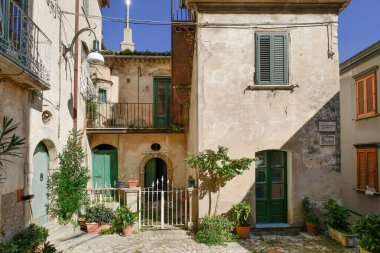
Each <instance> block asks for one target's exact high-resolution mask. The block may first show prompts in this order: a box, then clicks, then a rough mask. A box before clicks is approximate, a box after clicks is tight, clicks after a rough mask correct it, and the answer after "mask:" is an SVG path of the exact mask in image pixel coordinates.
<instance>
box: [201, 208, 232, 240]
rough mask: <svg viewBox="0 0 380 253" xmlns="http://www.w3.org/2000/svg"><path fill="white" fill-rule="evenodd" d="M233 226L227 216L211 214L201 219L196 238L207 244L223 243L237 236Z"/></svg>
mask: <svg viewBox="0 0 380 253" xmlns="http://www.w3.org/2000/svg"><path fill="white" fill-rule="evenodd" d="M232 228H233V227H232V224H231V222H230V221H229V220H228V219H227V218H226V217H222V216H219V215H209V216H206V217H205V218H203V219H201V222H200V225H199V228H198V232H197V234H196V236H195V239H196V241H197V242H199V243H204V244H207V245H223V244H224V243H226V242H228V241H231V240H233V239H234V238H235V235H234V234H233V233H232Z"/></svg>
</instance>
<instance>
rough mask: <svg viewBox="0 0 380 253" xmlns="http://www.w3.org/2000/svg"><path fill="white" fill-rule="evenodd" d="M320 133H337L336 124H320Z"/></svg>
mask: <svg viewBox="0 0 380 253" xmlns="http://www.w3.org/2000/svg"><path fill="white" fill-rule="evenodd" d="M318 130H319V132H336V122H319V125H318Z"/></svg>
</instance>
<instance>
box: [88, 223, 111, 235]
mask: <svg viewBox="0 0 380 253" xmlns="http://www.w3.org/2000/svg"><path fill="white" fill-rule="evenodd" d="M86 227H87V233H89V234H99V233H100V231H102V230H103V229H110V228H111V227H112V225H111V224H99V223H86Z"/></svg>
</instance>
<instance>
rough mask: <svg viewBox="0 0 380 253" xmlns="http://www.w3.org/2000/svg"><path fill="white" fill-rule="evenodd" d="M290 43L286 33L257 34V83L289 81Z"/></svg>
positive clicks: (280, 83)
mask: <svg viewBox="0 0 380 253" xmlns="http://www.w3.org/2000/svg"><path fill="white" fill-rule="evenodd" d="M287 51H288V45H287V34H286V33H257V34H256V82H257V84H275V85H282V84H287V83H288V52H287Z"/></svg>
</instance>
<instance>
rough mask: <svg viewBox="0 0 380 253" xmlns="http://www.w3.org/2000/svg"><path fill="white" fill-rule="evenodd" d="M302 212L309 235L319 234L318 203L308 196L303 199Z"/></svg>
mask: <svg viewBox="0 0 380 253" xmlns="http://www.w3.org/2000/svg"><path fill="white" fill-rule="evenodd" d="M302 213H303V216H304V217H305V223H306V231H307V233H308V234H309V235H317V234H318V232H319V218H318V217H317V215H316V204H315V203H314V202H311V201H310V199H309V198H308V197H305V198H304V199H303V200H302Z"/></svg>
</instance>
